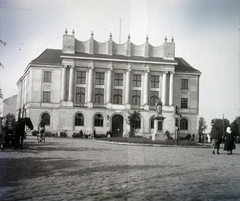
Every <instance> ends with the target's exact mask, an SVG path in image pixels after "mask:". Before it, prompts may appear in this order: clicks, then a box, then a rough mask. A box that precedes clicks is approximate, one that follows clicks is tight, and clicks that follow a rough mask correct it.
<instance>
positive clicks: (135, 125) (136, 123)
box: [133, 116, 141, 128]
mask: <svg viewBox="0 0 240 201" xmlns="http://www.w3.org/2000/svg"><path fill="white" fill-rule="evenodd" d="M133 128H141V118H140V117H139V116H136V117H135V118H134V119H133Z"/></svg>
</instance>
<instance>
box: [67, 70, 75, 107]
mask: <svg viewBox="0 0 240 201" xmlns="http://www.w3.org/2000/svg"><path fill="white" fill-rule="evenodd" d="M73 81H74V66H70V76H69V88H68V91H69V95H68V101H69V102H73Z"/></svg>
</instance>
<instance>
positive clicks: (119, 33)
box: [119, 17, 121, 44]
mask: <svg viewBox="0 0 240 201" xmlns="http://www.w3.org/2000/svg"><path fill="white" fill-rule="evenodd" d="M119 44H121V17H120V25H119Z"/></svg>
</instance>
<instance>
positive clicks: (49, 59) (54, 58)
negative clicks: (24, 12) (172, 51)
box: [31, 49, 200, 73]
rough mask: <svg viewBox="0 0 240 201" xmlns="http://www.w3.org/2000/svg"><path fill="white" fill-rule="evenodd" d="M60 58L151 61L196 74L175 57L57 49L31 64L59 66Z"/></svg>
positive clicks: (51, 50)
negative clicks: (74, 52) (105, 53)
mask: <svg viewBox="0 0 240 201" xmlns="http://www.w3.org/2000/svg"><path fill="white" fill-rule="evenodd" d="M60 56H82V57H88V58H91V57H96V58H112V59H120V60H121V59H123V60H138V61H153V62H169V63H176V64H177V65H176V66H175V71H177V72H198V73H200V71H198V70H197V69H195V68H193V67H192V66H191V65H189V64H188V63H187V62H186V61H185V60H184V59H183V58H181V57H175V60H165V59H163V58H161V57H151V58H145V57H137V56H133V57H127V56H123V55H104V54H87V53H76V54H64V53H62V50H59V49H46V50H45V51H44V52H43V53H42V54H40V55H39V56H38V57H37V58H36V59H34V60H32V61H31V63H34V64H52V65H53V64H55V65H61V63H62V59H61V57H60Z"/></svg>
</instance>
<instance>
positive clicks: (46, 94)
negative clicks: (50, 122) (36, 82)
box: [43, 91, 51, 103]
mask: <svg viewBox="0 0 240 201" xmlns="http://www.w3.org/2000/svg"><path fill="white" fill-rule="evenodd" d="M50 97H51V92H50V91H44V92H43V103H50Z"/></svg>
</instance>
